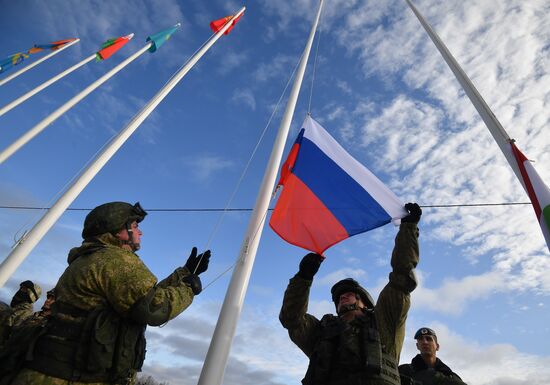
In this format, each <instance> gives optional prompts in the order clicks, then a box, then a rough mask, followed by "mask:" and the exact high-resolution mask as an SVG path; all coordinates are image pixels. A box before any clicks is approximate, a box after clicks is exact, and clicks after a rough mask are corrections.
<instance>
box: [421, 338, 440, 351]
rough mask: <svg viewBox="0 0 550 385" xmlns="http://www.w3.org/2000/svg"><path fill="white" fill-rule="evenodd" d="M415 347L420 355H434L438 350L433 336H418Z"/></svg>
mask: <svg viewBox="0 0 550 385" xmlns="http://www.w3.org/2000/svg"><path fill="white" fill-rule="evenodd" d="M416 347H417V348H418V350H420V354H423V355H424V354H429V355H435V352H437V351H438V350H439V344H438V343H437V341H436V339H435V338H434V336H420V337H419V338H418V339H417V340H416Z"/></svg>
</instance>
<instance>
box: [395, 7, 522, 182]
mask: <svg viewBox="0 0 550 385" xmlns="http://www.w3.org/2000/svg"><path fill="white" fill-rule="evenodd" d="M405 1H406V2H407V4H408V5H409V7H410V8H411V9H412V11H413V12H414V14H415V15H416V17H417V18H418V20H419V21H420V24H422V26H423V27H424V29H425V30H426V32H427V33H428V35H429V36H430V39H432V41H433V43H434V44H435V46H436V47H437V49H438V50H439V53H441V56H443V59H445V61H446V62H447V65H448V66H449V67H450V69H451V71H453V73H454V75H455V77H456V79H457V80H458V82H459V83H460V85H461V86H462V88H463V89H464V92H466V95H468V98H470V101H471V102H472V104H473V105H474V107H475V108H476V110H477V112H478V113H479V115H480V116H481V119H483V122H485V125H486V126H487V128H488V129H489V132H491V135H492V136H493V138H494V139H495V141H496V142H497V144H498V146H499V148H500V150H501V151H502V153H503V154H504V156H505V157H506V160H507V161H508V163H509V164H510V167H511V168H512V170H514V173H515V174H516V176H517V178H518V180H519V181H520V183H521V185H522V186H523V188H524V189H525V183H524V182H523V178H522V176H521V172H520V170H519V167H518V165H517V162H516V160H515V158H514V155H513V154H512V153H511V151H510V144H509V143H510V136H508V133H507V132H506V131H505V130H504V127H502V125H501V124H500V122H499V121H498V119H497V117H496V116H495V114H494V113H493V111H491V109H490V108H489V106H488V105H487V103H486V102H485V100H484V99H483V97H482V96H481V94H480V93H479V92H478V90H477V89H476V88H475V86H474V84H473V83H472V81H471V80H470V78H468V75H466V73H465V72H464V70H462V68H461V67H460V65H459V64H458V62H457V61H456V59H455V58H454V57H453V55H452V54H451V52H450V51H449V50H448V49H447V47H446V46H445V44H444V43H443V42H442V41H441V39H440V38H439V36H438V35H437V34H436V33H435V31H434V30H433V29H432V27H431V26H430V24H428V22H427V21H426V19H424V17H423V16H422V14H421V13H420V12H419V11H418V9H416V7H415V6H414V4H413V3H412V2H411V0H405Z"/></svg>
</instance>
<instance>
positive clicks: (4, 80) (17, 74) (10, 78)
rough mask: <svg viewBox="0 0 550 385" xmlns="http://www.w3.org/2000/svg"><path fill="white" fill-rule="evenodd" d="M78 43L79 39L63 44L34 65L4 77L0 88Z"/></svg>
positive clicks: (0, 82)
mask: <svg viewBox="0 0 550 385" xmlns="http://www.w3.org/2000/svg"><path fill="white" fill-rule="evenodd" d="M79 41H80V39H76V40H73V41H71V42H70V43H67V44H64V45H63V46H61V48H58V49H56V50H55V51H53V52H51V53H49V54H48V55H46V56H44V57H43V58H41V59H39V60H37V61H35V62H34V63H32V64H29V65H28V66H26V67H23V68H21V69H20V70H19V71H17V72H14V73H13V74H11V75H10V76H7V77H5V78H4V79H1V80H0V86H3V85H4V84H6V83H7V82H9V81H10V80H12V79H15V78H16V77H17V76H19V75H21V74H23V73H24V72H27V71H28V70H30V69H31V68H33V67H36V66H37V65H39V64H40V63H42V62H43V61H45V60H48V59H49V58H51V57H52V56H53V55H57V54H58V53H59V52H61V51H63V50H64V49H66V48H69V47H70V46H71V45H73V44H76V43H78V42H79Z"/></svg>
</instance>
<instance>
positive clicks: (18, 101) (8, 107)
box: [0, 53, 96, 116]
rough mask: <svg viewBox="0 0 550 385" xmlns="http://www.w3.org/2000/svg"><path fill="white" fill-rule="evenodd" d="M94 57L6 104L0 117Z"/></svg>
mask: <svg viewBox="0 0 550 385" xmlns="http://www.w3.org/2000/svg"><path fill="white" fill-rule="evenodd" d="M95 56H96V54H95V53H94V54H93V55H92V56H90V57H87V58H86V59H84V60H82V61H80V62H78V63H76V64H75V65H74V66H72V67H70V68H67V69H66V70H65V71H63V72H61V73H59V74H57V75H56V76H54V77H53V78H51V79H49V80H46V81H45V82H44V83H42V84H40V85H39V86H38V87H35V88H33V89H32V90H30V91H29V92H27V93H26V94H24V95H21V96H20V97H18V98H17V99H15V100H14V101H12V102H10V103H8V104H6V105H5V106H4V107H2V108H0V116H2V115H4V114H5V113H6V112H8V111H10V110H11V109H13V108H15V107H17V106H18V105H20V104H21V103H23V102H24V101H25V100H27V99H29V98H30V97H32V96H34V95H36V94H37V93H39V92H40V91H42V90H43V89H44V88H46V87H49V86H51V85H52V84H54V83H55V82H56V81H58V80H59V79H61V78H63V77H65V76H67V75H68V74H70V73H71V72H73V71H76V70H77V69H79V68H80V67H82V66H83V65H84V64H86V63H89V62H90V61H92V60H94V58H95Z"/></svg>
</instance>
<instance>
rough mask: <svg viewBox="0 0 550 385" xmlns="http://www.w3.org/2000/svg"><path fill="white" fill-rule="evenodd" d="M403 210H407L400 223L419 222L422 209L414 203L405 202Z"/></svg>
mask: <svg viewBox="0 0 550 385" xmlns="http://www.w3.org/2000/svg"><path fill="white" fill-rule="evenodd" d="M405 210H407V211H408V212H409V215H407V216H406V217H405V218H402V219H401V223H418V222H420V216H421V215H422V209H421V208H420V206H419V205H418V204H416V203H407V204H406V205H405Z"/></svg>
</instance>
